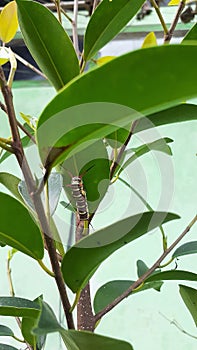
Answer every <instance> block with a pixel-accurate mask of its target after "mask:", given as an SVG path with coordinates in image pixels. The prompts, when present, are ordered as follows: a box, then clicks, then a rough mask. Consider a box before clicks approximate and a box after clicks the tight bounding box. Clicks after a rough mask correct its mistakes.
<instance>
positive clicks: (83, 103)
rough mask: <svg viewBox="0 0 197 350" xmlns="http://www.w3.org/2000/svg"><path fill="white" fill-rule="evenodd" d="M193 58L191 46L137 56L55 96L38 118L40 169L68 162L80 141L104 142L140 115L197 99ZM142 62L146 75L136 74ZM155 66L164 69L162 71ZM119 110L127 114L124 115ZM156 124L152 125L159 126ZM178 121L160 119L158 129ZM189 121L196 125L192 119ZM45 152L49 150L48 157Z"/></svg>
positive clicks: (139, 52) (136, 53) (172, 117)
mask: <svg viewBox="0 0 197 350" xmlns="http://www.w3.org/2000/svg"><path fill="white" fill-rule="evenodd" d="M196 55H197V46H192V45H187V46H184V45H164V46H158V47H153V48H147V49H146V50H144V49H142V50H137V51H133V52H130V53H127V54H126V55H123V56H121V57H118V58H115V59H113V60H111V61H110V62H108V63H106V64H104V65H102V66H101V67H99V68H97V69H94V70H92V71H90V72H88V73H86V74H84V75H82V76H80V77H79V78H76V79H75V80H73V82H72V83H71V84H69V85H67V86H66V87H64V88H63V89H62V90H61V91H60V92H59V93H58V94H57V95H56V96H55V98H54V99H53V100H52V101H51V102H50V103H49V104H48V106H47V107H46V108H45V110H44V111H43V113H42V114H41V116H40V118H39V121H38V129H37V140H38V146H39V152H40V155H41V159H42V161H43V163H48V164H50V165H51V166H52V165H53V163H55V161H57V163H58V160H57V159H58V157H59V158H60V157H61V155H62V154H63V153H65V157H66V156H68V154H69V152H71V150H72V151H73V150H74V149H75V148H76V147H78V146H79V144H82V142H84V141H90V140H93V139H94V140H95V138H101V137H104V136H106V135H108V134H110V133H111V132H114V131H115V130H117V129H119V128H120V127H125V126H126V125H128V124H131V122H132V121H133V120H134V119H139V118H140V117H142V115H143V116H144V115H145V116H148V115H150V114H153V113H156V112H159V111H161V110H164V109H167V108H169V107H173V106H176V105H178V104H180V103H182V101H183V100H186V99H188V98H192V97H195V96H197V90H196V81H197V70H196V69H195V68H196V59H195V58H196ZM177 57H179V64H177ZM187 57H190V69H191V70H192V72H193V73H192V75H190V74H183V72H184V71H187V69H188V63H187ZM144 62H146V65H147V67H148V69H147V70H146V71H145V70H143V69H142V67H143V66H144ZM153 62H154V65H153V64H152V63H153ZM161 65H162V66H165V69H164V70H162V71H161V69H160V68H161ZM157 72H159V74H157ZM177 81H179V84H177ZM92 86H94V88H92ZM168 86H170V89H168V88H167V87H168ZM142 96H143V99H142ZM100 101H102V102H100ZM99 102H100V103H99ZM112 104H114V106H116V108H117V111H116V108H115V107H114V110H115V113H114V115H113V113H112V109H111V110H110V113H111V116H109V115H108V112H109V105H111V106H112ZM72 106H75V107H72ZM125 106H127V107H129V108H131V110H130V114H129V115H128V113H129V110H126V107H125ZM69 107H72V108H69ZM121 107H122V108H121ZM136 111H137V112H136ZM140 113H141V114H140ZM154 117H155V116H154ZM158 117H159V118H160V114H158ZM159 118H158V120H156V122H157V123H158V125H161V124H162V122H160V120H159ZM181 118H182V119H183V120H188V119H187V117H186V115H181V117H180V118H179V117H177V115H173V114H171V115H170V116H167V115H166V113H165V116H164V123H171V122H175V121H179V119H181ZM192 118H195V119H196V115H195V117H192ZM156 119H157V118H156ZM157 123H156V124H157ZM103 124H105V127H104V125H103ZM106 124H109V125H108V126H107V125H106ZM109 126H110V127H109ZM152 126H153V125H152ZM152 126H151V127H152ZM149 127H150V126H149ZM46 135H47V138H46ZM92 142H93V141H92ZM51 147H54V149H52V150H51V151H50V153H49V150H50V148H51ZM46 158H47V162H46ZM61 161H62V160H61Z"/></svg>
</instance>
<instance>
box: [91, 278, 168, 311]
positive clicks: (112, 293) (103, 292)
mask: <svg viewBox="0 0 197 350" xmlns="http://www.w3.org/2000/svg"><path fill="white" fill-rule="evenodd" d="M133 283H134V281H124V280H117V281H110V282H107V283H105V284H104V285H103V286H101V287H100V288H99V289H98V290H97V292H96V294H95V297H94V311H95V313H98V312H100V311H101V310H102V309H103V308H105V307H106V306H107V305H108V304H110V303H112V302H113V301H114V300H115V299H116V298H117V297H119V296H120V295H121V294H122V293H124V292H125V291H126V290H127V289H128V288H130V287H131V285H132V284H133ZM161 286H162V282H160V281H156V282H148V283H145V284H144V285H143V286H142V287H141V288H139V289H136V290H134V291H133V292H132V293H131V294H130V296H132V295H133V294H136V293H139V292H143V291H145V290H148V289H152V288H154V289H156V290H159V289H160V288H161Z"/></svg>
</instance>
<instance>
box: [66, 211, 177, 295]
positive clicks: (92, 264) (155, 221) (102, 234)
mask: <svg viewBox="0 0 197 350" xmlns="http://www.w3.org/2000/svg"><path fill="white" fill-rule="evenodd" d="M177 218H178V216H177V215H175V214H167V213H164V212H147V213H141V214H138V215H134V216H131V217H128V218H126V219H123V220H121V221H119V222H116V223H114V224H112V225H110V226H108V227H105V228H103V229H101V230H99V231H97V232H95V233H93V234H92V235H90V236H88V237H86V238H84V239H82V240H81V241H79V242H78V243H77V244H75V245H74V246H72V247H71V248H70V249H69V250H68V251H67V253H66V254H65V256H64V258H63V261H62V273H63V277H64V280H65V282H66V284H67V285H68V286H69V288H70V289H71V290H72V291H73V292H75V293H76V292H77V291H79V290H80V289H81V288H82V287H83V286H84V285H85V284H86V283H87V280H88V279H90V277H91V276H92V275H93V274H94V272H95V271H96V269H97V268H98V267H99V265H100V264H101V262H102V261H104V260H105V259H106V258H107V257H108V256H110V255H111V254H112V253H114V252H115V251H116V250H117V249H119V248H121V247H123V246H125V245H126V244H128V243H129V242H131V241H133V240H135V239H137V238H138V237H141V236H142V235H144V234H145V233H147V232H148V231H150V230H152V229H154V228H155V227H157V226H159V225H161V224H162V223H164V222H167V221H170V220H173V219H177ZM70 266H72V270H71V269H70ZM68 271H69V273H68Z"/></svg>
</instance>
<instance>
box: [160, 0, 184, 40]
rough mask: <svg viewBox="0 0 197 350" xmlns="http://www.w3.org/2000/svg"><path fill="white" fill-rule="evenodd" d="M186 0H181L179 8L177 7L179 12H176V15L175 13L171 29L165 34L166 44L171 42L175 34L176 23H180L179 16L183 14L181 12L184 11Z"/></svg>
mask: <svg viewBox="0 0 197 350" xmlns="http://www.w3.org/2000/svg"><path fill="white" fill-rule="evenodd" d="M185 1H186V0H182V1H181V2H180V4H179V6H178V9H177V13H176V15H175V17H174V20H173V22H172V24H171V26H170V29H169V31H168V32H167V33H165V36H164V43H165V44H166V43H169V42H170V40H171V39H172V36H173V34H174V30H175V28H176V25H177V23H178V20H179V17H180V15H181V12H182V11H183V9H184V7H185Z"/></svg>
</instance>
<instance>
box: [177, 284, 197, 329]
mask: <svg viewBox="0 0 197 350" xmlns="http://www.w3.org/2000/svg"><path fill="white" fill-rule="evenodd" d="M179 292H180V295H181V297H182V299H183V301H184V303H185V305H186V306H187V308H188V310H189V312H190V314H191V316H192V318H193V320H194V322H195V325H196V326H197V290H196V289H194V288H191V287H187V286H183V285H180V286H179Z"/></svg>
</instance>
